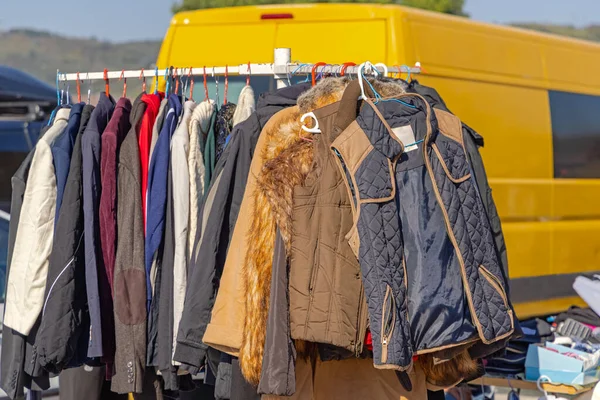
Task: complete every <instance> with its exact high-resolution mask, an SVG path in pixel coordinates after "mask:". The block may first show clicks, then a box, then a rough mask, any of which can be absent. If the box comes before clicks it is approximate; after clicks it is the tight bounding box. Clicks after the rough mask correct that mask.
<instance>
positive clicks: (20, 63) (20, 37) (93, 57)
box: [0, 29, 160, 85]
mask: <svg viewBox="0 0 600 400" xmlns="http://www.w3.org/2000/svg"><path fill="white" fill-rule="evenodd" d="M159 49H160V41H145V42H129V43H110V42H104V41H99V40H96V39H94V38H91V39H82V38H69V37H63V36H58V35H55V34H52V33H48V32H38V31H33V30H25V29H19V30H11V31H7V32H0V65H9V66H11V67H15V68H18V69H20V70H23V71H26V72H29V73H30V74H33V75H35V76H37V77H38V78H40V79H41V80H43V81H45V82H48V83H51V84H52V85H54V82H55V80H56V70H57V69H60V70H61V71H65V72H77V71H102V70H103V69H104V68H108V69H109V70H115V69H122V68H125V69H138V68H142V67H143V68H148V67H151V66H153V65H154V63H155V62H156V57H157V55H158V51H159ZM82 78H83V77H82Z"/></svg>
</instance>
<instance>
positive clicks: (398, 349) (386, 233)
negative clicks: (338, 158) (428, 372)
mask: <svg viewBox="0 0 600 400" xmlns="http://www.w3.org/2000/svg"><path fill="white" fill-rule="evenodd" d="M368 157H369V158H370V157H374V158H383V159H384V160H385V157H383V155H381V154H379V153H376V152H372V153H371V154H370V155H369V156H368ZM365 161H366V160H365ZM370 164H371V165H376V164H379V165H384V164H383V163H381V162H380V163H370ZM386 164H387V161H386ZM385 167H386V168H385V169H383V170H380V171H377V173H378V175H380V176H385V175H384V174H386V173H387V175H388V176H389V172H387V171H388V168H387V165H385ZM373 172H375V171H373ZM368 177H369V175H367V174H366V173H365V175H363V176H362V178H363V179H365V180H368V181H373V182H382V181H380V180H377V179H368ZM374 177H375V176H371V178H374ZM357 182H359V181H357ZM360 182H361V183H362V182H363V181H360ZM360 185H361V184H360V183H359V186H360ZM379 190H380V191H382V192H383V191H385V190H387V192H388V193H389V192H390V191H391V184H390V182H387V186H386V187H384V188H379ZM357 228H358V234H359V236H360V238H361V245H360V249H359V260H360V267H361V272H362V278H363V286H364V288H365V295H366V296H367V299H368V301H367V304H368V308H369V317H370V321H371V325H370V327H371V334H372V335H373V338H374V340H373V353H374V355H373V358H374V362H375V364H382V362H381V354H382V346H381V338H382V335H383V332H381V326H382V319H383V317H384V316H383V303H384V298H385V292H386V289H387V286H389V287H390V288H391V289H392V293H393V294H394V299H395V304H396V309H394V310H388V312H392V313H395V316H396V318H395V324H394V326H393V328H392V329H393V331H392V336H391V339H390V340H389V344H388V355H387V361H386V364H393V365H398V366H401V367H406V366H408V365H409V364H410V362H411V359H412V346H407V345H406V344H407V343H412V340H411V339H410V329H409V325H408V321H407V319H406V318H405V316H406V314H407V304H406V300H407V299H406V287H405V286H404V269H403V268H402V256H401V255H402V252H403V248H402V239H401V234H400V223H399V219H398V212H397V208H396V203H395V202H394V201H389V202H385V203H366V204H363V205H362V206H361V210H360V218H359V221H358V226H357ZM378 339H379V340H378Z"/></svg>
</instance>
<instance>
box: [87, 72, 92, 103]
mask: <svg viewBox="0 0 600 400" xmlns="http://www.w3.org/2000/svg"><path fill="white" fill-rule="evenodd" d="M86 79H87V81H88V91H87V103H88V104H90V97H92V80H91V79H90V73H89V72H88V73H87V76H86Z"/></svg>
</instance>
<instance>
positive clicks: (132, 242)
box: [111, 134, 146, 393]
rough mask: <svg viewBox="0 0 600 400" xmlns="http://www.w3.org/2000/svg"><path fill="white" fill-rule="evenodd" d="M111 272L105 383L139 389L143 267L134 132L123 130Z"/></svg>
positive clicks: (119, 388) (114, 387)
mask: <svg viewBox="0 0 600 400" xmlns="http://www.w3.org/2000/svg"><path fill="white" fill-rule="evenodd" d="M118 172H119V175H118V176H119V179H118V182H117V221H118V226H119V232H118V239H117V254H116V259H115V277H114V312H115V338H116V352H115V364H114V375H113V377H112V385H111V389H112V391H113V392H117V393H141V392H142V387H143V374H144V368H145V365H146V272H145V268H144V262H143V260H144V224H143V220H142V199H141V190H142V189H141V182H140V176H141V174H140V161H139V150H138V147H137V138H136V136H135V135H131V134H128V135H127V137H126V138H125V140H124V141H123V144H122V146H121V152H120V154H119V170H118Z"/></svg>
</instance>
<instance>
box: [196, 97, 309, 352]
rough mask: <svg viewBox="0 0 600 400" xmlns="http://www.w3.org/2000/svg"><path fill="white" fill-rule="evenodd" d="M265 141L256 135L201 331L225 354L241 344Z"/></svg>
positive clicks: (284, 112) (278, 117) (276, 121)
mask: <svg viewBox="0 0 600 400" xmlns="http://www.w3.org/2000/svg"><path fill="white" fill-rule="evenodd" d="M297 112H298V108H297V107H290V108H287V109H284V110H282V111H280V112H278V113H277V114H275V115H274V116H273V117H272V118H271V119H270V120H269V122H267V124H266V125H265V126H264V128H263V131H266V130H269V129H273V127H276V126H278V125H279V124H280V121H282V120H285V119H286V118H287V117H288V116H289V115H292V114H295V113H297ZM266 145H267V141H266V138H265V135H262V134H261V135H260V137H259V138H258V142H257V143H256V150H255V151H254V157H253V158H252V163H251V164H250V173H249V174H248V182H247V183H246V190H245V191H244V198H243V200H242V204H241V205H240V213H239V217H238V220H237V222H236V224H235V228H234V230H233V236H232V237H231V243H230V244H229V252H228V253H227V260H226V261H225V266H224V268H223V275H222V276H221V281H220V285H219V292H218V294H217V299H216V301H215V305H214V307H213V311H212V318H211V320H210V324H208V326H207V328H206V332H205V333H204V339H203V341H204V343H206V344H207V345H209V346H211V347H214V348H215V349H218V350H221V351H223V352H225V353H229V354H231V355H233V356H236V357H237V356H239V351H240V347H241V345H242V332H243V327H244V321H245V318H246V304H245V302H246V297H245V284H246V282H245V280H244V277H243V275H242V273H241V270H242V267H243V264H244V259H245V257H246V253H247V250H248V239H247V235H248V231H249V229H250V222H251V221H250V210H253V209H254V198H253V196H252V194H253V193H254V190H255V189H256V179H257V176H258V175H259V173H260V171H261V169H262V166H263V159H262V151H261V149H263V148H265V146H266Z"/></svg>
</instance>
